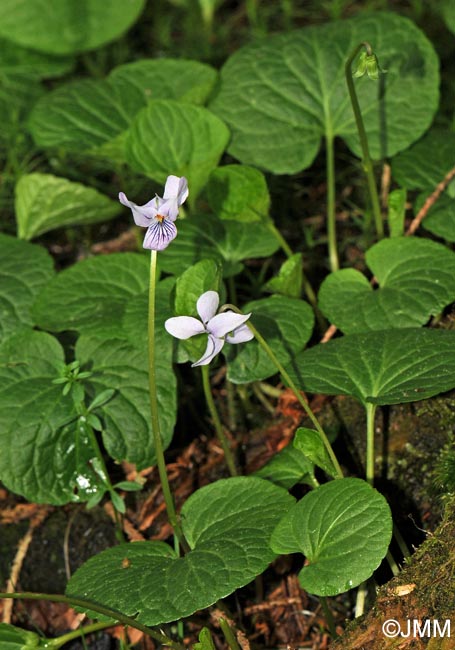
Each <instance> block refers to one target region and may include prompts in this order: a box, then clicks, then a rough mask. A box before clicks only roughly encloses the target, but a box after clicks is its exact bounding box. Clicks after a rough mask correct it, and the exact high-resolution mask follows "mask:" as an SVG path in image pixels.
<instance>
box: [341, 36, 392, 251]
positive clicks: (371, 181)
mask: <svg viewBox="0 0 455 650" xmlns="http://www.w3.org/2000/svg"><path fill="white" fill-rule="evenodd" d="M362 48H365V49H366V51H367V54H368V55H369V56H371V55H372V54H373V50H372V48H371V45H370V44H369V43H367V42H362V43H360V44H359V45H358V46H357V47H356V48H355V49H354V51H353V52H352V54H351V56H350V57H349V58H348V60H347V61H346V64H345V69H344V71H345V75H346V83H347V85H348V91H349V97H350V99H351V104H352V110H353V111H354V118H355V122H356V126H357V131H358V134H359V140H360V146H361V148H362V158H363V160H362V164H363V169H364V171H365V174H366V177H367V184H368V191H369V194H370V200H371V207H372V210H373V216H374V221H375V224H376V232H377V234H378V237H380V238H381V237H383V236H384V226H383V222H382V215H381V207H380V204H379V196H378V189H377V187H376V180H375V178H374V169H373V163H372V161H371V157H370V151H369V148H368V138H367V134H366V131H365V126H364V124H363V118H362V112H361V110H360V105H359V101H358V99H357V93H356V91H355V84H354V79H353V77H352V70H351V65H352V62H353V61H354V59H355V57H356V56H357V54H358V53H359V52H360V50H361V49H362Z"/></svg>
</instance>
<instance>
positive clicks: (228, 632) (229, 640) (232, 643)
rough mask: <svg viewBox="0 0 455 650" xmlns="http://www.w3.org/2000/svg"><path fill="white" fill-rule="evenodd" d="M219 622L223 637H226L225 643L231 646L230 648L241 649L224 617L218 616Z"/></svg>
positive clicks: (233, 649) (232, 649)
mask: <svg viewBox="0 0 455 650" xmlns="http://www.w3.org/2000/svg"><path fill="white" fill-rule="evenodd" d="M219 623H220V627H221V629H222V631H223V634H224V638H225V639H226V641H227V644H228V646H229V647H230V648H231V650H241V648H240V646H239V644H238V641H237V639H236V638H235V634H234V632H233V631H232V628H231V626H230V625H229V623H228V622H227V621H226V619H224V618H220V620H219Z"/></svg>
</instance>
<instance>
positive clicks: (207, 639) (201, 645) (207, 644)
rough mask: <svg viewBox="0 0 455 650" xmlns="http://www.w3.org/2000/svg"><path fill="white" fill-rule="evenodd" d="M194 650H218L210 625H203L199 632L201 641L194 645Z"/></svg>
mask: <svg viewBox="0 0 455 650" xmlns="http://www.w3.org/2000/svg"><path fill="white" fill-rule="evenodd" d="M193 650H216V648H215V644H214V643H213V639H212V635H211V633H210V630H209V629H208V627H203V628H202V630H201V631H200V632H199V641H198V642H197V643H195V644H194V645H193Z"/></svg>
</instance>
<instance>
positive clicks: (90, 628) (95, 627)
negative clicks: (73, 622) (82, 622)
mask: <svg viewBox="0 0 455 650" xmlns="http://www.w3.org/2000/svg"><path fill="white" fill-rule="evenodd" d="M109 627H112V623H111V622H110V623H92V624H91V625H86V626H85V627H80V628H79V629H78V630H74V631H73V632H68V634H62V636H59V637H56V638H55V639H48V640H47V641H46V648H51V649H52V650H53V649H54V648H61V647H62V645H65V643H68V642H69V641H72V640H73V639H78V638H79V637H80V636H85V635H88V634H93V632H98V631H99V630H106V629H107V628H109Z"/></svg>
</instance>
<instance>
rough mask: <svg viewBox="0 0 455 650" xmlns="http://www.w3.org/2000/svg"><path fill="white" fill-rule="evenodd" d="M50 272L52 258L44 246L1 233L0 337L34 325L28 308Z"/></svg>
mask: <svg viewBox="0 0 455 650" xmlns="http://www.w3.org/2000/svg"><path fill="white" fill-rule="evenodd" d="M53 276H54V268H53V262H52V258H51V256H50V255H49V254H48V253H47V251H46V250H45V249H44V248H42V247H41V246H35V245H34V244H29V243H27V242H22V241H19V240H18V239H16V238H14V237H9V236H8V235H3V234H0V340H3V339H4V338H5V337H6V336H7V335H8V334H11V333H12V332H14V331H15V330H17V329H19V328H20V327H21V326H33V325H34V323H35V321H34V319H33V317H32V316H31V313H30V308H31V306H32V303H33V302H34V300H35V298H36V296H37V295H38V294H39V293H40V291H41V290H42V289H43V288H44V287H45V286H46V285H47V283H48V282H50V281H51V279H52V277H53Z"/></svg>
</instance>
